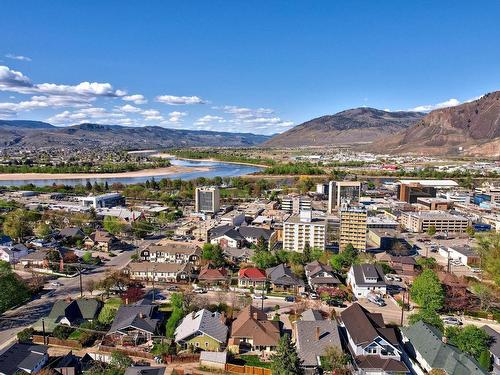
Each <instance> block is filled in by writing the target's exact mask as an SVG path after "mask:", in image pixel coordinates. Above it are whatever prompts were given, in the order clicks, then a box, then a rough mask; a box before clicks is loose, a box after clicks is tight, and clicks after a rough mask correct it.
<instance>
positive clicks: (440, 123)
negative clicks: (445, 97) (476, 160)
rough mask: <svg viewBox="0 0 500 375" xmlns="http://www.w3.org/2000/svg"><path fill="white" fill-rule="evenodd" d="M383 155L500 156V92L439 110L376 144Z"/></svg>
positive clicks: (374, 145)
mask: <svg viewBox="0 0 500 375" xmlns="http://www.w3.org/2000/svg"><path fill="white" fill-rule="evenodd" d="M368 150H371V151H375V152H380V153H392V154H401V153H413V154H422V155H431V154H432V155H470V156H480V157H490V158H491V157H495V158H499V157H500V91H495V92H492V93H489V94H486V95H484V96H482V97H481V98H480V99H477V100H474V101H472V102H468V103H464V104H460V105H458V106H456V107H448V108H442V109H437V110H434V111H432V112H430V113H429V114H428V115H426V116H425V117H424V118H423V119H422V120H420V121H418V122H417V123H416V124H414V125H413V126H411V127H410V128H408V129H406V130H405V131H402V132H400V133H398V134H395V135H394V136H391V137H387V138H385V139H383V140H379V141H377V142H374V143H373V144H372V145H369V146H368Z"/></svg>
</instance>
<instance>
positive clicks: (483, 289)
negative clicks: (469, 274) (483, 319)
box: [471, 283, 495, 311]
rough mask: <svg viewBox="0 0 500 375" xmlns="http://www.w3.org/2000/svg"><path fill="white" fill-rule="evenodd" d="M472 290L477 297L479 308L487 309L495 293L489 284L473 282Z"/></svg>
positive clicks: (493, 299)
mask: <svg viewBox="0 0 500 375" xmlns="http://www.w3.org/2000/svg"><path fill="white" fill-rule="evenodd" d="M471 289H472V292H473V293H474V294H475V295H476V297H477V298H479V301H480V303H481V305H480V306H479V308H480V309H481V310H484V311H488V310H489V309H490V307H491V304H492V303H493V302H494V301H495V294H494V292H493V288H492V287H491V286H490V285H485V284H481V283H475V284H473V285H472V288H471Z"/></svg>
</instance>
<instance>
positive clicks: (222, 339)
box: [175, 309, 229, 351]
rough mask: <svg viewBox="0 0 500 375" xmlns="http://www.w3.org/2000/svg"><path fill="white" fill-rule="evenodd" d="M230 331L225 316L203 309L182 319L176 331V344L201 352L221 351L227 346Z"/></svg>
mask: <svg viewBox="0 0 500 375" xmlns="http://www.w3.org/2000/svg"><path fill="white" fill-rule="evenodd" d="M228 330H229V329H228V327H227V326H226V324H225V316H224V315H223V314H221V313H218V312H211V311H208V310H205V309H202V310H199V311H194V312H192V313H190V314H188V315H186V316H185V317H184V319H182V321H181V323H180V324H179V326H178V327H177V328H176V330H175V342H176V343H177V344H180V345H183V346H186V347H187V346H189V345H192V346H193V347H194V348H198V349H200V350H209V351H220V350H222V349H223V348H224V347H225V345H226V342H227V334H228Z"/></svg>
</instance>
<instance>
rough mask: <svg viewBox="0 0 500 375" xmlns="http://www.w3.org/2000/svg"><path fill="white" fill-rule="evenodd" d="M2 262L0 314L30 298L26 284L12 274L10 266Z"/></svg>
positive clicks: (0, 271)
mask: <svg viewBox="0 0 500 375" xmlns="http://www.w3.org/2000/svg"><path fill="white" fill-rule="evenodd" d="M6 263H7V262H2V263H1V266H0V290H1V291H2V292H1V293H0V314H3V313H4V312H5V311H7V310H8V309H10V308H11V307H14V306H16V305H19V304H21V303H23V302H25V301H26V300H27V299H28V298H29V297H30V294H31V293H30V291H29V288H28V286H27V285H26V283H25V282H24V281H23V280H22V279H21V278H20V277H19V276H17V275H16V274H15V273H14V272H12V270H11V268H10V265H8V263H7V264H6Z"/></svg>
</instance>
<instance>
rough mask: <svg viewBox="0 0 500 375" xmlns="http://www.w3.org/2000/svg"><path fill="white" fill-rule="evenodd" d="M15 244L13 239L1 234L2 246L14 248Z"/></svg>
mask: <svg viewBox="0 0 500 375" xmlns="http://www.w3.org/2000/svg"><path fill="white" fill-rule="evenodd" d="M13 244H14V241H12V238H10V237H9V236H6V235H5V234H0V246H12V245H13Z"/></svg>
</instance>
